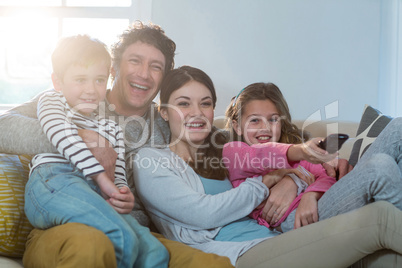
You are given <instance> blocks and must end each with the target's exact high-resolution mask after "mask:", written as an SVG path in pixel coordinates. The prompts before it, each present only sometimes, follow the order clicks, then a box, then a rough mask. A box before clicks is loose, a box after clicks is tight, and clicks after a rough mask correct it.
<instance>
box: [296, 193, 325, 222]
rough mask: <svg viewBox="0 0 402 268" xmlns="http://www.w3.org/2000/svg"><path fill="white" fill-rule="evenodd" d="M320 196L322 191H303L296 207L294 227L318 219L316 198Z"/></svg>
mask: <svg viewBox="0 0 402 268" xmlns="http://www.w3.org/2000/svg"><path fill="white" fill-rule="evenodd" d="M321 196H322V193H317V192H308V193H305V194H304V195H303V196H302V198H301V200H300V204H299V206H298V207H297V209H296V215H295V224H294V227H295V229H297V228H299V227H302V226H306V225H309V224H311V223H314V222H317V221H318V201H317V200H318V199H319V198H320V197H321Z"/></svg>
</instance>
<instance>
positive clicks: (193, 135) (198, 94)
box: [161, 80, 214, 146]
mask: <svg viewBox="0 0 402 268" xmlns="http://www.w3.org/2000/svg"><path fill="white" fill-rule="evenodd" d="M161 113H162V116H163V118H165V119H167V120H168V121H169V126H170V131H171V144H172V143H178V142H183V141H184V142H186V143H188V144H190V145H192V146H198V145H201V144H202V143H203V142H204V140H205V138H206V137H207V136H208V134H209V133H210V131H211V126H212V122H213V118H214V105H213V99H212V94H211V91H210V90H209V89H208V88H207V87H206V86H205V85H203V84H202V83H199V82H197V81H194V80H191V81H190V82H188V83H186V84H185V85H184V86H182V87H181V88H179V89H177V90H175V91H174V92H173V93H172V94H171V95H170V97H169V101H168V104H167V107H162V109H161Z"/></svg>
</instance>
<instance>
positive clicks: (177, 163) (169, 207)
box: [133, 148, 269, 265]
mask: <svg viewBox="0 0 402 268" xmlns="http://www.w3.org/2000/svg"><path fill="white" fill-rule="evenodd" d="M133 163H134V180H135V184H136V187H137V192H138V195H139V196H140V198H141V200H142V202H143V204H144V206H145V207H146V209H147V211H148V213H149V215H150V217H151V219H152V221H153V223H154V224H155V225H156V227H157V228H158V230H159V231H160V232H161V233H162V234H163V235H164V236H165V237H167V238H168V239H172V240H176V241H180V242H183V243H185V244H188V245H190V246H192V247H194V248H198V249H200V250H203V251H205V252H211V253H215V254H218V255H222V256H227V257H229V258H230V260H231V262H232V264H233V265H235V263H236V260H237V258H238V257H239V256H241V255H242V254H243V253H244V252H246V251H247V250H248V249H250V248H251V247H253V246H254V245H256V244H257V243H259V242H261V241H263V240H265V239H267V238H263V239H256V240H251V241H245V242H222V241H215V240H214V237H215V236H216V235H217V234H218V232H219V231H220V229H221V228H222V226H224V225H227V224H228V223H231V222H233V221H236V220H239V219H241V218H243V217H245V216H247V215H248V214H250V212H251V211H252V210H253V209H254V208H255V207H257V206H258V205H259V204H260V203H261V202H262V201H263V200H265V199H266V198H267V197H268V194H269V190H268V188H267V187H266V186H265V184H263V183H262V182H261V180H262V178H261V176H260V177H257V178H258V179H255V178H254V179H247V180H246V181H245V182H244V183H242V184H241V185H240V186H239V187H237V188H234V189H231V190H229V191H226V192H223V193H220V194H216V195H207V194H205V191H204V187H203V185H202V182H201V179H200V177H199V176H198V175H197V174H196V173H195V172H194V170H193V169H192V168H191V167H190V166H189V165H187V163H185V162H184V161H183V160H182V159H181V158H180V157H179V156H177V155H176V154H175V153H173V152H172V151H170V149H169V148H165V149H156V148H143V149H141V150H140V151H139V152H138V153H137V154H136V156H135V159H134V161H133Z"/></svg>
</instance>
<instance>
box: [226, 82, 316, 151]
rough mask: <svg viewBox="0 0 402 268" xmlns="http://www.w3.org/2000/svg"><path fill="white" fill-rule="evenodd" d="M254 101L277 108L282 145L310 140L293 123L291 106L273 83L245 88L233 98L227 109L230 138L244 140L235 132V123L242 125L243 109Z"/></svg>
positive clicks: (257, 84)
mask: <svg viewBox="0 0 402 268" xmlns="http://www.w3.org/2000/svg"><path fill="white" fill-rule="evenodd" d="M253 100H270V101H272V102H273V103H274V105H275V106H276V109H277V110H278V112H279V115H280V118H281V138H280V140H279V142H282V143H292V144H296V143H302V142H304V141H306V140H308V135H307V134H306V133H303V132H302V131H301V130H299V128H298V127H297V126H296V125H295V124H293V123H292V117H291V115H290V111H289V106H288V104H287V102H286V100H285V98H284V97H283V94H282V92H281V91H280V90H279V88H278V87H277V86H276V85H275V84H273V83H254V84H251V85H248V86H247V87H245V88H244V89H243V90H242V91H240V93H239V94H238V95H237V96H236V97H233V98H232V102H231V104H230V105H229V107H228V108H227V109H226V118H227V122H226V128H227V129H228V130H229V131H230V132H231V133H230V134H231V135H230V136H231V137H233V140H242V141H244V140H243V137H239V136H238V135H237V133H236V132H235V131H234V130H233V125H232V122H233V121H237V122H238V124H240V121H241V116H239V115H242V109H243V108H244V107H245V106H246V105H247V104H248V103H249V102H250V101H253Z"/></svg>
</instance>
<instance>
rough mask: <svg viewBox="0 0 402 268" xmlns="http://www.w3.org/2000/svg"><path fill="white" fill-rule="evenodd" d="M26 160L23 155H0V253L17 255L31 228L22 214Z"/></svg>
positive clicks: (22, 250)
mask: <svg viewBox="0 0 402 268" xmlns="http://www.w3.org/2000/svg"><path fill="white" fill-rule="evenodd" d="M21 161H23V162H24V165H23V164H22V163H21ZM28 162H29V157H27V156H17V155H8V154H0V255H3V256H8V257H21V256H22V255H23V253H24V249H25V242H26V239H27V236H28V234H29V232H30V231H31V230H32V228H33V227H32V226H31V224H30V223H29V221H28V219H27V218H26V216H25V213H24V192H25V184H26V182H27V180H28V172H29V170H28V165H27V164H28Z"/></svg>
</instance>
